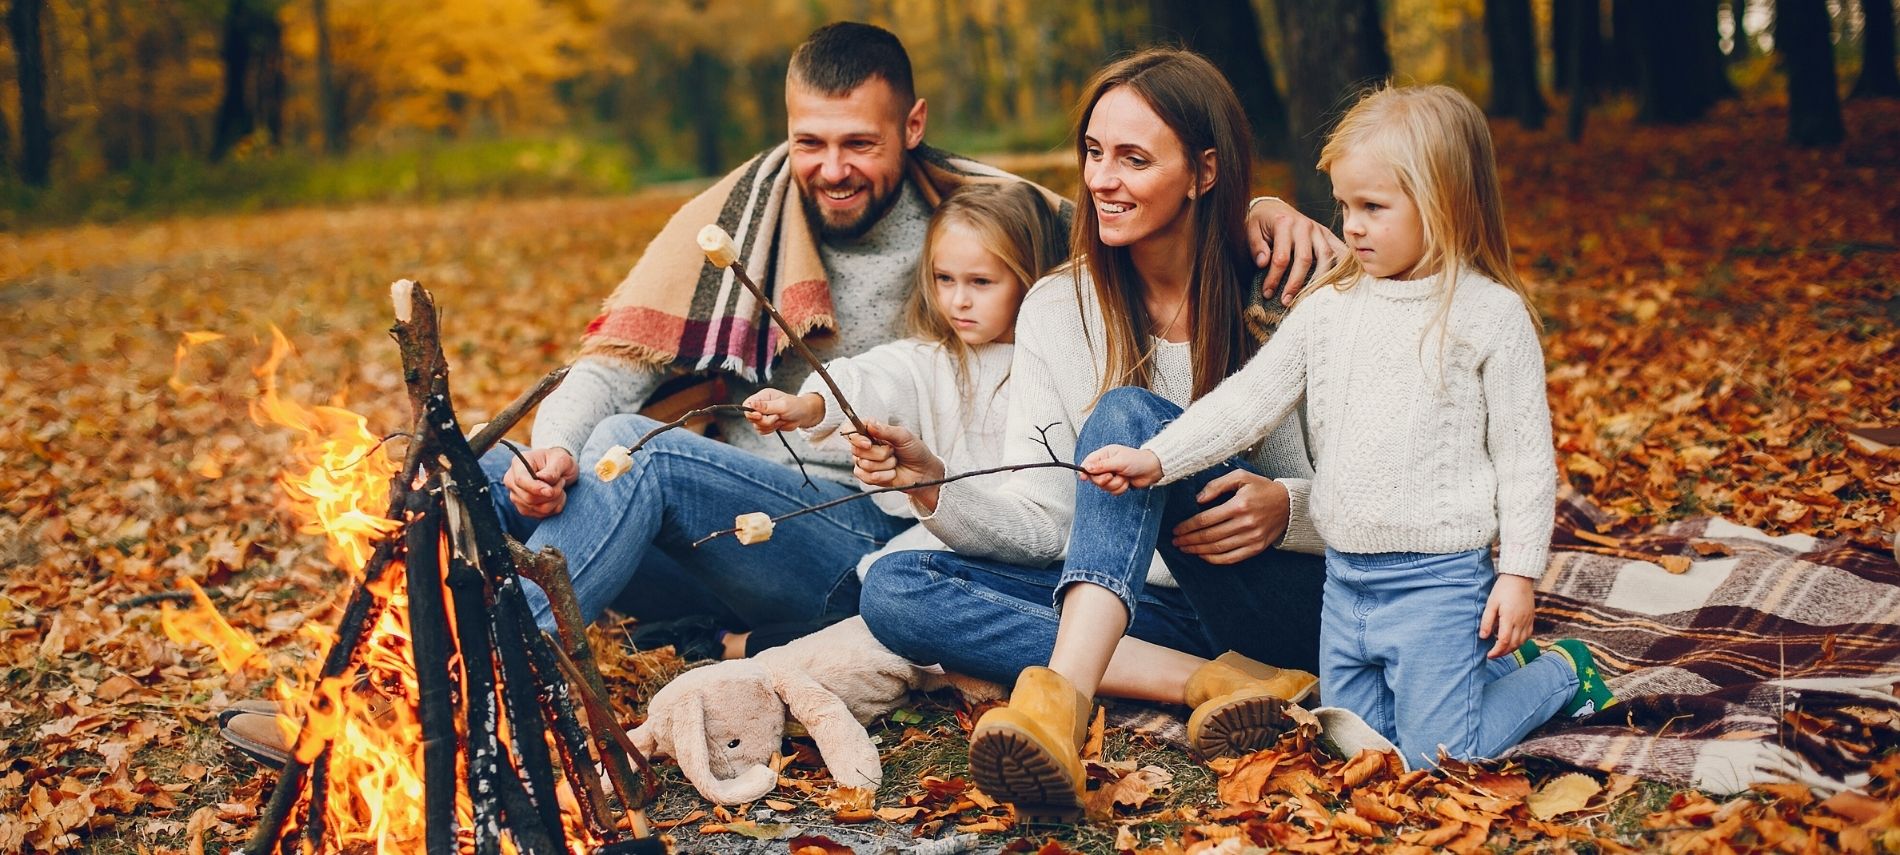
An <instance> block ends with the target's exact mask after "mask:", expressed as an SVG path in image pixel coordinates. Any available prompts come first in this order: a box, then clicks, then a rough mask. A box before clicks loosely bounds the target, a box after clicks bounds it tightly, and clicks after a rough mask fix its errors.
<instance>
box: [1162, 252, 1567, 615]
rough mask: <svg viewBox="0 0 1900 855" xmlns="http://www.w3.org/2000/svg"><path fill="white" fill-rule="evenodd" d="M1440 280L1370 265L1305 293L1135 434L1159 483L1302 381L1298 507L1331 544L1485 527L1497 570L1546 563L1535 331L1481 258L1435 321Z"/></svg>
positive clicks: (1190, 469)
mask: <svg viewBox="0 0 1900 855" xmlns="http://www.w3.org/2000/svg"><path fill="white" fill-rule="evenodd" d="M1439 285H1440V280H1439V278H1438V277H1432V278H1427V279H1419V280H1412V281H1395V280H1389V279H1372V278H1367V279H1363V280H1361V281H1360V282H1359V283H1358V284H1357V285H1355V286H1353V287H1351V288H1348V289H1346V290H1343V291H1342V290H1339V289H1336V288H1324V289H1321V290H1319V291H1317V292H1315V293H1313V294H1310V295H1308V296H1307V297H1306V298H1304V299H1303V300H1301V301H1300V303H1299V305H1298V306H1297V307H1295V309H1294V310H1293V311H1292V312H1291V313H1289V314H1288V315H1287V317H1286V320H1285V321H1283V322H1282V323H1281V325H1280V329H1279V331H1278V332H1277V333H1275V334H1274V336H1273V338H1272V340H1270V341H1268V342H1267V344H1266V346H1265V347H1263V348H1261V350H1260V352H1259V353H1258V354H1257V355H1255V356H1254V358H1253V359H1252V360H1251V361H1250V362H1248V363H1247V365H1246V367H1244V368H1242V369H1241V370H1240V371H1239V372H1237V373H1235V374H1234V376H1232V377H1230V378H1228V379H1227V381H1226V382H1224V383H1222V384H1221V385H1220V386H1219V387H1218V388H1216V389H1215V390H1214V391H1212V392H1210V393H1208V394H1207V396H1206V397H1204V398H1202V399H1201V400H1199V401H1197V402H1195V404H1194V406H1192V407H1190V408H1188V410H1187V412H1186V413H1184V414H1182V416H1181V418H1179V419H1177V420H1176V421H1175V422H1174V423H1173V424H1172V425H1169V426H1168V428H1167V429H1166V430H1164V431H1162V432H1161V433H1160V434H1159V435H1157V436H1155V438H1154V439H1152V440H1150V441H1149V442H1148V443H1147V444H1146V445H1144V446H1143V447H1144V448H1146V449H1148V450H1150V451H1153V452H1154V453H1155V454H1156V456H1158V457H1160V458H1161V467H1162V472H1163V473H1164V474H1163V476H1162V479H1161V481H1162V483H1168V482H1170V481H1173V480H1176V479H1179V478H1183V477H1186V476H1187V475H1189V474H1192V473H1194V472H1197V471H1199V470H1201V469H1205V468H1207V467H1209V466H1212V465H1214V464H1216V463H1218V462H1220V461H1221V460H1223V459H1225V458H1226V457H1227V455H1229V454H1232V453H1234V452H1235V451H1237V450H1239V449H1241V448H1245V447H1247V446H1248V445H1249V444H1251V443H1253V442H1254V441H1255V440H1257V439H1258V438H1260V437H1261V436H1264V435H1266V434H1267V433H1268V432H1270V431H1272V430H1273V429H1274V428H1275V426H1277V425H1279V424H1281V422H1282V421H1283V420H1285V419H1286V416H1287V414H1288V413H1290V412H1291V411H1292V409H1293V407H1294V405H1295V404H1297V403H1299V401H1300V399H1301V396H1302V395H1304V396H1305V399H1306V418H1307V422H1308V430H1309V431H1310V432H1311V436H1312V439H1313V451H1314V459H1315V460H1316V461H1317V469H1318V474H1317V475H1315V476H1314V479H1313V493H1312V499H1311V504H1310V506H1309V507H1310V510H1311V513H1312V516H1313V522H1314V524H1315V525H1316V526H1317V527H1318V529H1319V533H1320V536H1321V537H1323V538H1325V541H1326V544H1327V545H1328V546H1331V547H1332V548H1334V549H1336V550H1339V551H1340V552H1433V553H1450V552H1463V551H1466V550H1471V549H1479V548H1482V547H1486V546H1489V545H1490V544H1491V541H1492V539H1493V538H1494V537H1495V538H1498V539H1499V541H1500V544H1501V545H1500V548H1499V560H1498V570H1499V571H1500V572H1504V573H1511V574H1515V575H1519V576H1529V577H1531V578H1537V577H1538V576H1540V575H1542V574H1543V572H1544V565H1545V563H1546V560H1547V558H1548V555H1549V551H1550V533H1551V527H1552V525H1553V519H1552V517H1553V506H1554V503H1555V499H1556V489H1557V465H1556V459H1555V454H1554V451H1553V448H1552V444H1551V433H1550V403H1549V401H1548V399H1547V398H1546V396H1545V386H1544V360H1543V352H1542V350H1541V348H1540V346H1539V344H1538V340H1537V331H1536V329H1534V328H1533V326H1532V323H1531V317H1530V314H1529V312H1527V311H1526V310H1525V307H1524V303H1523V301H1522V300H1521V299H1520V298H1519V297H1518V296H1517V294H1516V293H1514V292H1512V291H1511V290H1510V289H1509V288H1506V287H1504V286H1503V285H1500V284H1498V283H1496V282H1493V281H1491V280H1490V279H1487V278H1485V277H1483V276H1481V275H1478V274H1476V273H1466V274H1465V275H1463V276H1461V277H1460V278H1459V279H1458V282H1457V288H1456V290H1455V292H1454V294H1453V298H1452V306H1451V312H1450V314H1449V316H1448V317H1447V319H1446V321H1445V322H1444V323H1443V324H1442V325H1439V326H1433V319H1434V318H1435V317H1436V316H1437V315H1438V307H1439V305H1440V303H1439V301H1440V299H1441V296H1440V291H1439ZM1440 330H1448V331H1449V335H1448V336H1441V335H1440V332H1439V331H1440ZM1428 333H1429V337H1428ZM1441 339H1442V347H1441ZM1441 363H1442V365H1443V368H1442V370H1441V368H1440V366H1441Z"/></svg>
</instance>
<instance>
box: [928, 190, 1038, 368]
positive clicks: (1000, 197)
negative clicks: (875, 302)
mask: <svg viewBox="0 0 1900 855" xmlns="http://www.w3.org/2000/svg"><path fill="white" fill-rule="evenodd" d="M951 223H957V224H960V225H963V226H965V227H967V228H968V229H969V230H970V231H972V232H974V233H975V234H976V238H977V241H978V242H979V243H980V244H982V246H983V249H985V250H987V251H988V252H989V253H990V254H991V255H994V256H996V257H997V258H998V259H999V260H1001V261H1002V262H1003V266H1004V267H1005V268H1007V269H1008V270H1009V272H1010V274H1011V275H1013V276H1015V277H1016V281H1017V282H1019V283H1021V285H1022V288H1023V290H1024V291H1025V292H1027V291H1028V290H1029V286H1030V285H1033V284H1035V282H1036V280H1038V279H1041V278H1042V277H1043V274H1045V273H1048V272H1049V271H1050V270H1051V269H1053V268H1054V267H1055V266H1056V265H1058V264H1060V263H1062V260H1063V233H1062V221H1061V220H1060V219H1059V218H1058V217H1057V215H1056V212H1055V211H1054V210H1053V209H1051V208H1050V206H1049V202H1048V200H1047V199H1045V198H1043V191H1042V190H1041V188H1038V187H1036V186H1035V185H1033V184H1030V183H1029V182H1027V181H1010V182H1006V183H1000V184H969V185H965V186H964V187H963V188H962V189H960V190H958V191H956V192H955V193H952V194H950V195H949V196H948V197H947V198H945V199H944V200H943V203H942V204H940V205H938V206H937V211H936V213H935V215H933V216H932V217H931V220H930V228H929V230H928V231H926V232H925V233H924V252H923V255H922V256H921V257H919V258H918V261H917V281H916V285H915V287H913V288H911V292H910V297H909V298H908V299H906V300H905V302H904V322H905V326H907V327H908V328H909V330H910V334H911V335H912V336H915V337H917V338H920V339H923V340H925V341H930V342H935V343H937V344H939V345H942V346H943V348H944V349H945V350H946V351H948V352H949V353H950V356H951V359H952V360H953V361H954V362H955V363H956V366H957V387H958V392H959V393H960V394H961V395H962V397H963V399H964V400H965V401H966V402H967V401H969V400H971V395H972V390H971V389H970V388H969V384H970V356H971V349H970V346H969V345H968V344H965V343H964V341H963V339H961V338H958V337H957V331H956V328H954V327H952V326H951V325H950V322H949V321H947V320H945V319H944V316H943V307H942V306H940V305H938V302H937V283H936V277H935V270H936V265H935V264H933V263H932V261H931V259H932V258H934V257H935V255H936V251H937V245H938V243H939V241H941V240H942V239H943V233H944V230H945V227H946V226H948V225H950V224H951ZM1017 296H1018V299H1019V300H1020V297H1021V295H1017Z"/></svg>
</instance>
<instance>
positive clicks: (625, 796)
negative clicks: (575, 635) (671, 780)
mask: <svg viewBox="0 0 1900 855" xmlns="http://www.w3.org/2000/svg"><path fill="white" fill-rule="evenodd" d="M549 647H550V648H552V649H553V651H554V656H555V661H557V662H559V663H560V666H561V670H563V671H565V672H566V673H567V679H568V681H569V682H570V683H572V684H573V685H574V687H575V688H576V689H578V690H579V691H580V693H581V706H582V707H584V708H585V709H586V710H587V722H588V724H589V725H590V726H591V727H592V728H593V730H594V738H595V739H596V740H598V741H600V742H601V745H600V751H601V753H602V754H606V755H607V756H608V757H609V759H618V760H619V761H620V762H619V763H609V764H608V769H607V771H608V774H609V775H610V776H612V777H613V781H614V789H616V790H618V791H619V792H620V803H621V805H622V806H624V807H626V809H627V816H628V817H629V818H630V819H631V820H632V822H633V833H634V835H635V836H636V837H647V836H649V835H651V834H652V833H653V830H652V828H651V827H650V826H649V825H647V817H646V812H645V811H644V810H642V808H644V807H645V806H646V803H647V800H648V799H650V798H652V796H653V793H654V791H655V790H656V789H657V788H658V783H657V781H656V780H655V779H654V777H653V769H652V768H651V767H649V766H648V765H647V760H646V756H645V755H643V754H641V753H640V749H639V748H638V747H636V746H635V745H634V744H633V740H632V739H629V738H627V733H626V730H625V729H623V728H622V727H621V726H620V722H619V720H618V719H616V718H615V717H614V713H613V707H612V706H611V705H609V704H608V703H607V698H606V696H605V695H604V694H596V693H595V692H594V690H593V689H592V688H591V687H589V686H588V685H587V681H586V680H585V679H584V678H582V676H581V674H580V668H579V667H578V666H576V665H575V664H574V660H572V659H569V658H568V656H567V652H566V651H564V650H562V649H560V647H558V646H555V645H552V644H550V645H549ZM603 737H604V738H603ZM629 763H632V764H635V765H638V766H639V767H640V773H641V781H640V784H641V786H639V787H635V786H634V781H633V776H632V775H631V774H630V773H629V770H628V764H629Z"/></svg>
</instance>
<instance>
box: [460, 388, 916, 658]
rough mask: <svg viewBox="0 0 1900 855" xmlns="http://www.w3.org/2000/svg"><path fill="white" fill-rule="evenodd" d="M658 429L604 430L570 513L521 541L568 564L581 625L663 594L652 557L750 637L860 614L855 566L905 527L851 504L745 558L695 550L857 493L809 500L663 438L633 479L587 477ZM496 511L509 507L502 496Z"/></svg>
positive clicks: (754, 466)
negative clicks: (639, 594) (633, 596)
mask: <svg viewBox="0 0 1900 855" xmlns="http://www.w3.org/2000/svg"><path fill="white" fill-rule="evenodd" d="M658 424H659V423H658V422H655V421H653V420H652V419H648V418H645V417H643V416H635V415H617V416H611V417H609V418H607V419H605V420H603V421H601V423H600V425H599V426H597V427H596V428H594V433H593V435H592V436H590V437H589V438H588V440H587V446H586V448H585V449H583V450H582V452H581V454H580V456H579V460H578V461H577V462H579V463H580V465H581V471H582V473H583V474H582V475H581V478H580V480H579V481H577V482H575V483H574V484H572V485H570V486H569V487H568V492H567V506H566V507H565V508H564V509H563V510H562V511H561V512H560V513H558V514H555V515H554V516H551V517H548V518H547V519H544V520H541V521H540V524H539V525H538V526H535V527H534V532H533V535H532V536H531V537H529V538H528V540H527V546H528V548H529V549H533V550H539V549H541V548H542V547H543V546H553V547H555V548H557V549H560V550H561V552H562V553H563V554H565V555H566V557H567V569H568V575H569V576H571V577H572V578H573V580H574V593H575V597H576V598H577V599H579V600H580V607H581V615H582V617H584V618H585V619H587V620H589V621H592V620H594V619H595V618H597V617H599V616H600V612H601V610H602V609H604V608H606V607H607V605H608V604H610V603H612V602H613V601H614V598H615V596H616V595H618V594H620V593H621V589H623V588H626V587H627V586H628V584H629V583H634V584H636V585H638V586H640V587H642V588H647V587H655V588H660V587H661V586H659V585H651V584H650V583H651V582H661V583H664V582H665V581H667V579H666V578H665V577H666V576H669V575H670V576H673V578H678V575H677V574H674V573H669V572H666V571H661V572H662V578H660V579H658V580H649V579H647V578H646V577H645V574H646V573H647V572H648V571H649V570H651V569H653V568H655V567H666V566H667V565H665V564H661V563H658V562H657V560H656V559H655V556H656V555H657V554H658V553H664V554H665V555H666V556H669V557H670V558H671V559H672V560H673V562H675V563H674V564H673V565H672V566H673V567H674V568H676V569H677V571H680V572H683V573H684V574H685V575H687V576H689V577H690V578H692V579H694V580H696V581H697V582H698V583H700V584H702V585H703V586H704V588H705V590H707V591H709V592H711V594H712V596H713V597H715V598H716V599H717V600H718V601H719V603H721V604H722V605H723V606H724V607H725V608H726V609H729V610H730V612H731V614H732V615H733V616H735V617H737V618H738V619H739V620H740V621H742V622H743V623H744V624H745V625H747V626H758V625H761V624H768V623H792V622H801V621H816V620H820V619H824V618H828V617H838V616H844V615H851V614H855V613H856V612H857V606H858V590H859V585H858V576H857V572H856V567H857V562H858V559H859V558H861V557H863V556H864V555H865V554H866V553H868V552H871V551H873V550H875V549H877V548H878V547H879V546H880V545H882V544H883V543H884V541H886V540H889V539H890V538H891V537H893V536H895V535H896V534H897V533H898V532H900V531H902V530H903V529H904V528H905V527H906V524H907V523H908V521H907V520H903V519H899V518H897V517H893V516H890V515H887V514H885V513H884V512H883V511H882V510H879V509H878V507H877V505H876V504H875V503H873V502H869V501H859V502H850V503H847V504H844V505H840V506H838V507H836V508H832V509H830V510H827V511H823V512H820V513H815V514H806V515H804V516H801V517H797V518H795V519H791V520H787V521H785V522H783V523H780V524H779V525H778V527H777V530H776V531H775V532H774V533H773V535H772V539H771V540H768V541H766V542H764V543H760V544H757V545H754V546H743V545H741V544H740V543H739V541H738V540H737V539H735V538H733V537H731V536H725V537H721V538H718V539H716V540H713V541H711V542H709V543H707V544H705V545H704V546H700V547H697V548H695V547H694V546H693V545H692V543H693V541H695V540H698V539H699V538H701V537H704V536H705V535H707V534H710V533H712V532H715V531H718V530H720V529H727V528H731V527H732V521H733V518H734V517H736V516H738V515H740V514H746V513H752V512H755V511H757V512H764V513H766V514H770V515H772V516H778V515H780V514H784V513H787V512H789V511H793V510H796V509H798V508H801V507H804V506H807V505H813V504H817V503H819V502H823V501H827V500H830V499H835V498H840V497H843V496H848V495H852V494H854V493H856V492H858V491H857V489H856V488H855V487H851V486H847V485H844V484H838V483H835V482H830V481H815V483H816V484H817V490H816V491H813V490H812V489H811V488H808V487H805V486H804V483H805V479H804V476H802V475H800V474H799V472H798V471H797V470H796V469H794V468H791V467H787V466H781V465H779V464H776V463H773V462H771V461H767V460H761V459H759V458H757V457H754V456H752V455H750V454H747V453H746V452H744V451H740V450H738V449H736V448H733V447H732V446H729V445H726V444H725V443H722V442H718V441H717V440H712V439H707V438H706V437H703V436H699V435H697V434H694V433H691V432H689V431H667V432H666V433H663V434H660V435H659V436H658V437H656V438H654V439H653V440H652V441H650V442H648V443H647V444H646V446H645V447H644V448H642V449H641V450H640V452H639V453H638V454H636V455H634V459H633V468H632V469H631V470H629V471H628V472H626V473H625V474H623V475H621V476H620V477H619V478H617V479H615V480H613V481H611V482H602V481H600V480H599V479H597V478H595V477H593V474H592V471H593V465H594V463H595V461H597V460H599V459H600V457H601V455H602V454H604V453H605V452H606V451H607V449H609V448H611V447H613V446H615V445H623V446H630V445H632V444H633V443H634V442H635V441H637V440H638V439H639V438H640V437H641V436H642V435H643V434H645V433H646V432H647V431H649V430H652V429H653V428H654V427H656V426H658ZM501 453H502V454H506V453H507V452H506V450H505V449H503V450H502V451H501ZM492 454H493V452H491V455H492ZM501 465H502V466H503V469H504V471H505V463H503V464H501ZM491 471H492V470H491ZM814 480H815V479H814ZM496 501H497V504H507V500H506V496H505V494H504V495H503V496H502V497H500V498H498V499H497V500H496ZM511 512H512V511H511ZM517 516H518V515H517ZM505 519H506V518H505ZM512 527H513V526H511V528H512ZM656 548H657V549H656ZM523 587H524V588H526V589H527V594H528V602H529V604H530V605H531V606H532V607H533V608H534V615H535V621H536V622H537V623H539V624H540V625H541V626H542V627H544V628H551V627H552V626H553V618H552V616H551V614H550V612H549V609H548V603H547V597H546V595H544V594H542V592H541V591H540V590H539V589H538V588H536V587H535V586H533V585H532V584H530V585H525V586H523Z"/></svg>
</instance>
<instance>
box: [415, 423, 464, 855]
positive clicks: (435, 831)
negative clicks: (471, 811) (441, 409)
mask: <svg viewBox="0 0 1900 855" xmlns="http://www.w3.org/2000/svg"><path fill="white" fill-rule="evenodd" d="M428 445H429V443H426V442H425V443H424V446H425V447H426V446H428ZM408 504H409V508H410V512H411V513H413V514H415V516H413V517H411V519H412V520H413V522H412V523H411V524H410V526H409V535H408V546H407V549H406V552H407V556H406V558H405V559H404V564H405V565H406V567H407V568H408V576H409V578H408V582H409V634H410V640H409V643H410V647H411V649H412V650H413V652H414V654H415V658H416V685H417V687H418V689H419V692H418V696H417V702H416V719H417V720H418V721H419V722H421V725H422V780H423V797H422V810H423V817H424V828H425V832H426V837H425V839H424V845H425V849H424V851H425V852H427V853H428V855H453V853H454V852H455V851H456V840H455V750H456V747H457V742H458V737H457V736H456V733H455V698H454V694H453V692H452V691H451V689H452V687H453V683H454V679H455V678H454V676H453V674H452V671H451V669H450V661H451V656H452V654H453V652H454V651H453V649H452V647H451V645H452V643H453V639H451V638H450V636H449V612H448V605H447V602H446V600H445V598H444V596H443V593H442V550H441V547H442V544H441V538H442V505H441V502H440V500H439V499H437V498H435V497H433V496H430V495H429V494H428V493H427V492H425V491H417V492H414V493H411V494H410V497H409V503H408Z"/></svg>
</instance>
